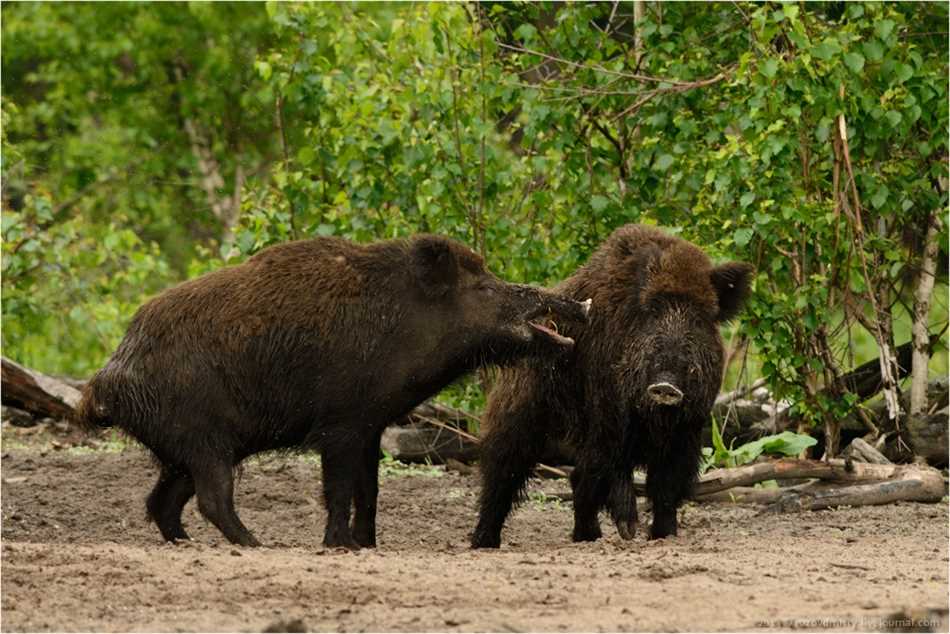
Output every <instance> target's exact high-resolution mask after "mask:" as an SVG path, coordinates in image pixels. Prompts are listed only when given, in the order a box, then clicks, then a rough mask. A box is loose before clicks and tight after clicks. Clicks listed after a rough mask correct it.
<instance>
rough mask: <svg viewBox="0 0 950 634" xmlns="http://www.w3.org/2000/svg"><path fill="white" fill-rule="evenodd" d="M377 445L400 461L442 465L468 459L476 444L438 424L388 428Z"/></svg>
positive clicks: (476, 449) (471, 455)
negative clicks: (448, 461) (435, 425)
mask: <svg viewBox="0 0 950 634" xmlns="http://www.w3.org/2000/svg"><path fill="white" fill-rule="evenodd" d="M380 448H381V449H382V450H383V452H385V453H387V454H389V455H390V456H392V457H393V458H395V459H396V460H400V461H402V462H427V463H431V464H442V463H444V462H445V461H446V460H449V459H452V460H457V461H459V462H471V461H472V460H474V459H475V457H476V455H477V453H478V443H477V442H475V441H472V440H470V439H468V438H465V437H464V436H462V435H461V434H458V433H455V431H450V430H447V429H442V428H439V427H434V426H429V427H416V426H412V427H387V428H386V429H385V430H384V431H383V436H382V440H381V441H380Z"/></svg>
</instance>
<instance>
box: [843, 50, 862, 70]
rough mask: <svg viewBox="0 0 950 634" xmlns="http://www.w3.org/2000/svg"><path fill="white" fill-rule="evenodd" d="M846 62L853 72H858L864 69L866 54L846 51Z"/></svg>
mask: <svg viewBox="0 0 950 634" xmlns="http://www.w3.org/2000/svg"><path fill="white" fill-rule="evenodd" d="M844 64H845V66H847V67H848V68H850V69H851V72H853V73H855V74H857V73H860V72H861V71H862V70H864V55H861V53H854V52H852V53H845V54H844Z"/></svg>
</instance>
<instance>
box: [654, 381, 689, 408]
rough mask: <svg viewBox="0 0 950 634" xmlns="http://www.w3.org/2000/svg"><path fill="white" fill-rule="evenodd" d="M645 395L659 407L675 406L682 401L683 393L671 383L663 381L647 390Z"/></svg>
mask: <svg viewBox="0 0 950 634" xmlns="http://www.w3.org/2000/svg"><path fill="white" fill-rule="evenodd" d="M647 394H649V395H650V398H651V399H653V402H654V403H657V404H659V405H677V404H679V403H680V401H682V400H683V392H681V391H680V389H679V388H678V387H676V386H675V385H673V384H672V383H667V382H666V381H663V382H661V383H654V384H653V385H651V386H650V387H648V388H647Z"/></svg>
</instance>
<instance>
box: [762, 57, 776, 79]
mask: <svg viewBox="0 0 950 634" xmlns="http://www.w3.org/2000/svg"><path fill="white" fill-rule="evenodd" d="M759 71H760V72H761V73H762V74H763V75H765V76H766V77H768V78H769V79H772V78H773V77H775V74H776V73H777V72H778V60H777V59H775V58H774V57H770V58H769V59H767V60H765V62H763V63H762V67H761V68H760V69H759Z"/></svg>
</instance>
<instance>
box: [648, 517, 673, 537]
mask: <svg viewBox="0 0 950 634" xmlns="http://www.w3.org/2000/svg"><path fill="white" fill-rule="evenodd" d="M666 537H676V523H675V522H674V523H673V524H668V523H666V522H655V521H654V522H653V525H652V526H651V527H650V539H664V538H666Z"/></svg>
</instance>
